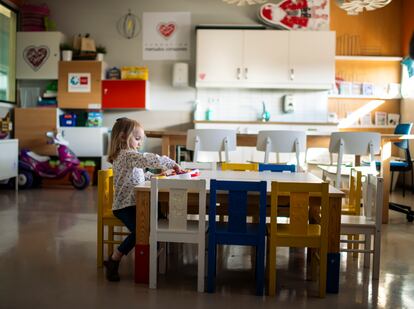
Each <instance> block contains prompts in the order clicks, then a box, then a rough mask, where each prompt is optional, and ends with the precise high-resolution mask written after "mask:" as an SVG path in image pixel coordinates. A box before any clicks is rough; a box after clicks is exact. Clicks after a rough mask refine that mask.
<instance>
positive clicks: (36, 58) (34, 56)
mask: <svg viewBox="0 0 414 309" xmlns="http://www.w3.org/2000/svg"><path fill="white" fill-rule="evenodd" d="M49 54H50V50H49V47H47V46H44V45H42V46H34V45H30V46H27V47H26V48H25V49H24V50H23V59H24V61H26V63H27V64H28V65H29V66H30V67H31V68H32V70H33V71H35V72H36V71H38V70H39V69H40V68H41V67H42V66H43V64H45V62H46V60H47V59H48V58H49Z"/></svg>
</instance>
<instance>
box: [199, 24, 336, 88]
mask: <svg viewBox="0 0 414 309" xmlns="http://www.w3.org/2000/svg"><path fill="white" fill-rule="evenodd" d="M334 80H335V33H334V32H327V31H277V30H221V29H199V30H198V31H197V64H196V86H197V87H241V88H292V89H294V88H298V89H330V88H331V86H332V84H333V83H334Z"/></svg>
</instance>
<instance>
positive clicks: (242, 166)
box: [221, 162, 259, 172]
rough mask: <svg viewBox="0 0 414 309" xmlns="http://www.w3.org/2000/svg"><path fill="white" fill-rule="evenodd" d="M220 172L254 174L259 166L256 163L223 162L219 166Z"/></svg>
mask: <svg viewBox="0 0 414 309" xmlns="http://www.w3.org/2000/svg"><path fill="white" fill-rule="evenodd" d="M221 170H222V171H253V172H256V171H258V170H259V165H258V164H257V163H227V162H224V163H222V164H221Z"/></svg>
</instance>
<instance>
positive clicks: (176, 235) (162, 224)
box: [149, 178, 206, 292]
mask: <svg viewBox="0 0 414 309" xmlns="http://www.w3.org/2000/svg"><path fill="white" fill-rule="evenodd" d="M160 191H164V192H165V191H168V192H169V203H168V205H169V206H168V207H169V214H168V220H167V219H158V198H159V196H158V194H159V192H160ZM189 191H191V193H198V209H199V219H198V221H194V220H188V218H187V209H188V205H187V200H188V196H187V193H188V192H189ZM150 217H151V221H150V222H151V227H150V277H149V286H150V288H152V289H155V288H156V287H157V244H158V242H175V243H192V244H198V284H197V289H198V291H199V292H204V264H205V231H206V226H205V225H206V223H205V220H206V181H205V180H181V179H154V178H153V179H152V180H151V214H150Z"/></svg>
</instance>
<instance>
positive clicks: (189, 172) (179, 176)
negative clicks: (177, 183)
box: [155, 169, 200, 179]
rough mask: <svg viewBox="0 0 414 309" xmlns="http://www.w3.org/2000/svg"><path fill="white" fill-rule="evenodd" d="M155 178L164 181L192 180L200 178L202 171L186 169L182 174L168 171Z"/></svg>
mask: <svg viewBox="0 0 414 309" xmlns="http://www.w3.org/2000/svg"><path fill="white" fill-rule="evenodd" d="M158 174H159V175H156V176H155V177H157V178H159V179H162V178H168V179H191V178H192V177H198V176H200V171H199V170H198V169H186V170H184V171H183V172H182V173H177V172H176V171H174V170H167V171H165V172H163V173H158Z"/></svg>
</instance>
